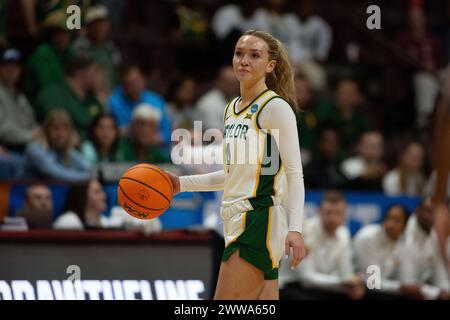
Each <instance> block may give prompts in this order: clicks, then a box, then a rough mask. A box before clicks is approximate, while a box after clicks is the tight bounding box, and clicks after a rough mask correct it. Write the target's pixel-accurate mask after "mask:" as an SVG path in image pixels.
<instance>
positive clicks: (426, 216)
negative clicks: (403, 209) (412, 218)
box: [416, 199, 434, 233]
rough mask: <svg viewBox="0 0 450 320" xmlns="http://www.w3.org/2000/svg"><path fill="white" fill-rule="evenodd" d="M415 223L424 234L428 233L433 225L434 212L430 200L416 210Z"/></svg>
mask: <svg viewBox="0 0 450 320" xmlns="http://www.w3.org/2000/svg"><path fill="white" fill-rule="evenodd" d="M416 217H417V222H418V223H419V225H420V227H421V228H422V229H423V230H424V231H425V232H426V233H430V231H431V228H432V227H433V224H434V212H433V207H432V206H431V201H430V199H427V200H426V201H424V202H423V203H422V204H421V205H420V206H419V207H418V208H417V210H416Z"/></svg>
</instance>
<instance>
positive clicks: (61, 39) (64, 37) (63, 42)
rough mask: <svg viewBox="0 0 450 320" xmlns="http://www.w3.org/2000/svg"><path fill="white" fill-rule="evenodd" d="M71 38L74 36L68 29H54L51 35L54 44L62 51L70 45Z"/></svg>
mask: <svg viewBox="0 0 450 320" xmlns="http://www.w3.org/2000/svg"><path fill="white" fill-rule="evenodd" d="M71 39H72V36H71V34H70V33H69V32H68V31H65V30H60V29H57V30H55V31H53V33H52V36H51V41H52V44H53V45H54V46H55V48H57V49H58V50H59V51H61V52H63V51H65V50H66V49H67V48H68V47H69V45H70V41H71Z"/></svg>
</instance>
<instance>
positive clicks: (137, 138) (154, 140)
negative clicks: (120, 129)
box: [117, 103, 169, 163]
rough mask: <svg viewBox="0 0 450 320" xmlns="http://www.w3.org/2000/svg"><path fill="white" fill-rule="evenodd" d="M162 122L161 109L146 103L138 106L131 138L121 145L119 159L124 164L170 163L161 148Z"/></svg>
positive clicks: (133, 117) (132, 124) (124, 140)
mask: <svg viewBox="0 0 450 320" xmlns="http://www.w3.org/2000/svg"><path fill="white" fill-rule="evenodd" d="M160 122H161V111H160V110H159V109H157V108H155V107H153V106H151V105H149V104H145V103H143V104H141V105H138V106H137V107H136V108H135V109H134V110H133V115H132V121H131V124H130V130H129V136H128V137H126V138H124V139H123V140H122V141H121V143H120V145H119V150H118V156H117V157H118V159H120V161H124V162H147V163H161V162H169V159H168V158H166V156H165V153H164V152H163V151H162V150H161V147H160V142H161V135H160V133H159V132H160V131H159V124H160Z"/></svg>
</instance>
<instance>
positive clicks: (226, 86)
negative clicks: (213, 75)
mask: <svg viewBox="0 0 450 320" xmlns="http://www.w3.org/2000/svg"><path fill="white" fill-rule="evenodd" d="M217 87H218V88H219V90H220V91H222V92H223V94H224V95H225V96H226V97H227V98H228V99H231V98H234V97H236V96H237V95H238V94H239V82H238V81H237V79H236V76H235V75H234V72H233V68H231V67H225V68H223V69H222V70H221V71H220V74H219V77H218V79H217Z"/></svg>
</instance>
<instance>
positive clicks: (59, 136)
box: [47, 118, 72, 150]
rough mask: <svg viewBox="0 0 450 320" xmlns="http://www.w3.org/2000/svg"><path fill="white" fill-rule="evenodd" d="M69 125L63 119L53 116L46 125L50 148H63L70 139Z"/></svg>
mask: <svg viewBox="0 0 450 320" xmlns="http://www.w3.org/2000/svg"><path fill="white" fill-rule="evenodd" d="M71 134H72V132H71V126H70V124H69V123H68V122H67V121H65V120H64V119H58V118H55V119H54V120H53V121H52V122H51V123H50V125H49V127H48V132H47V135H48V137H47V138H48V143H49V145H50V147H51V148H52V149H56V150H64V149H65V148H66V146H67V145H68V144H69V141H70V139H71Z"/></svg>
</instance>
